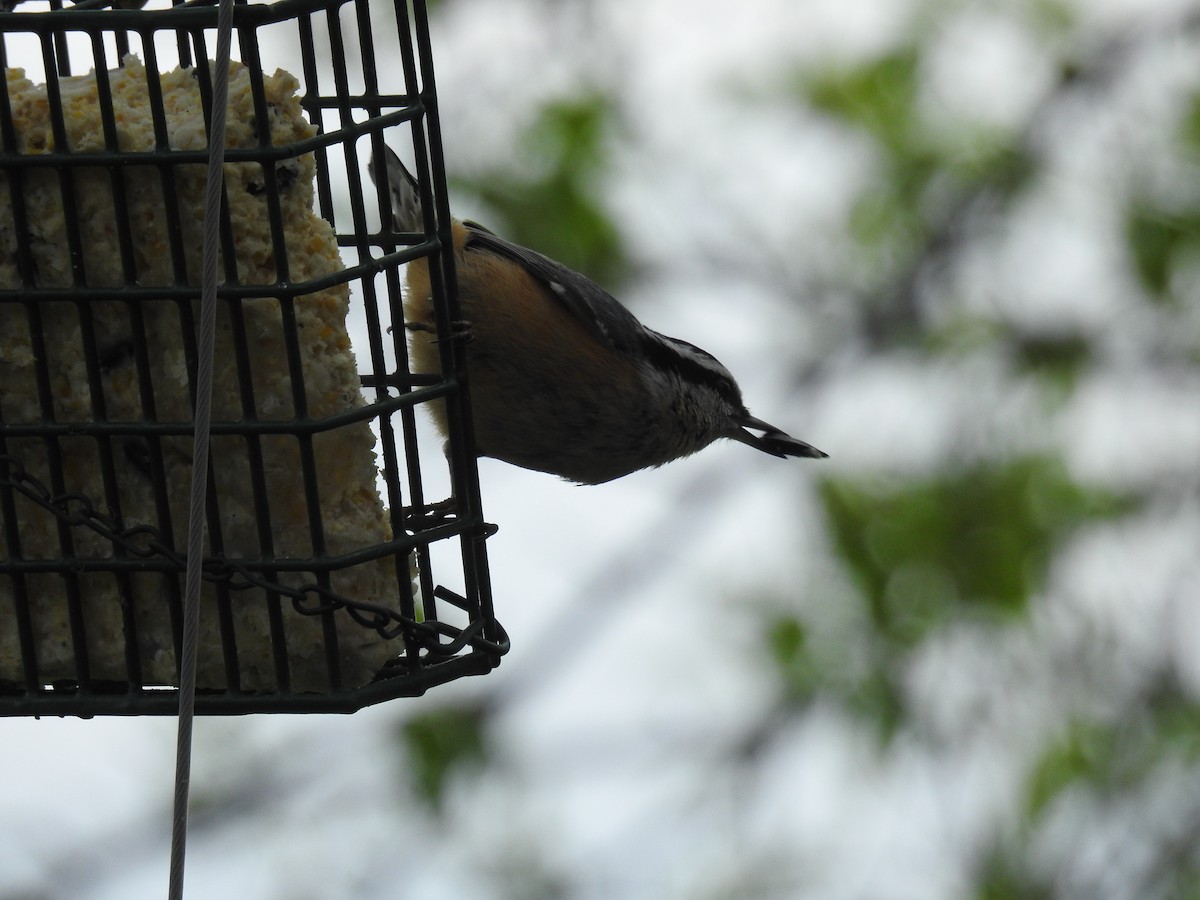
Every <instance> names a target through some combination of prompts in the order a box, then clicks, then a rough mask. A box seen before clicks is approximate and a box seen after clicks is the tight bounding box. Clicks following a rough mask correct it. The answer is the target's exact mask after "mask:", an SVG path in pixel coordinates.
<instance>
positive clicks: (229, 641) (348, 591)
mask: <svg viewBox="0 0 1200 900" xmlns="http://www.w3.org/2000/svg"><path fill="white" fill-rule="evenodd" d="M215 26H216V8H215V6H213V5H212V4H211V3H208V2H182V3H176V4H173V5H167V4H166V2H164V0H150V2H149V3H148V4H146V3H144V2H143V3H137V2H132V3H131V2H127V0H85V2H81V3H77V4H75V5H73V6H65V5H64V4H63V3H61V2H60V0H50V2H49V4H46V3H27V4H20V5H17V6H16V7H15V8H14V7H12V6H8V7H6V11H3V12H0V54H3V57H4V65H5V70H6V89H5V90H4V91H0V714H3V715H45V714H48V715H79V716H92V715H105V714H118V715H138V714H173V713H175V712H176V711H177V709H178V693H179V692H178V687H177V686H178V684H179V663H178V661H179V660H180V657H181V649H182V648H181V641H182V634H183V628H182V622H183V585H182V573H183V571H184V568H185V565H186V559H185V555H184V552H183V548H184V547H186V533H187V528H188V525H187V521H188V520H187V509H186V507H187V486H188V483H189V480H190V473H191V469H192V466H193V460H192V458H191V446H192V443H191V442H192V434H193V428H192V414H193V410H194V404H195V400H196V393H195V392H196V379H197V351H196V348H197V334H196V329H197V321H198V316H199V309H198V305H199V301H200V288H199V277H198V274H197V273H198V272H199V271H200V254H201V245H202V240H201V238H200V230H199V229H200V228H201V226H202V220H203V212H202V211H203V205H202V193H203V182H204V179H205V177H206V174H207V167H206V165H205V160H206V149H205V148H206V134H207V130H208V127H209V123H210V121H211V116H212V102H213V91H212V74H213V73H212V64H211V62H210V58H211V57H212V56H213V53H212V49H211V47H212V43H213V41H214V39H215V33H214V29H215ZM233 47H234V57H235V58H234V61H233V62H231V63H230V68H229V102H228V105H227V115H228V125H227V128H228V135H227V139H226V146H227V148H228V149H227V151H226V156H225V167H224V176H225V177H224V192H223V196H222V213H221V221H220V231H221V240H220V260H219V266H220V269H219V271H220V273H221V274H220V282H221V283H220V286H219V289H218V295H217V296H218V307H217V332H216V350H215V370H214V373H213V391H212V410H213V423H212V426H211V429H210V432H209V433H210V435H211V451H210V456H209V459H208V460H207V461H206V464H207V466H208V493H207V501H206V507H205V519H206V523H207V537H206V545H205V546H206V550H205V556H204V561H203V591H202V594H201V609H200V626H199V645H198V662H197V683H198V690H197V694H196V711H197V712H199V713H212V714H220V713H249V712H316V711H335V712H351V711H354V710H356V709H359V708H361V707H363V706H365V705H368V704H371V703H375V702H379V701H382V700H385V699H390V698H393V697H397V696H411V695H416V694H420V693H422V692H424V691H425V690H426V689H427V688H429V687H430V686H432V685H436V684H439V683H442V682H445V681H448V680H451V679H453V678H456V677H459V676H461V675H466V674H482V673H484V672H486V671H489V670H490V669H492V668H494V667H495V666H496V665H497V664H498V663H499V661H500V658H501V656H502V655H503V653H504V652H505V650H506V649H507V639H506V636H505V634H504V632H503V629H502V628H501V626H500V625H499V624H498V623H497V621H496V619H495V617H494V614H493V611H492V604H491V593H490V583H489V578H488V570H487V559H486V552H485V546H484V541H485V539H486V537H487V535H488V534H489V533H490V531H491V530H492V529H491V527H490V526H488V525H487V524H486V523H485V522H484V520H483V518H482V512H481V508H480V501H479V488H478V477H477V473H476V468H475V459H474V453H473V444H472V435H471V423H470V418H469V416H468V415H467V414H466V410H467V409H468V405H467V404H468V400H467V397H466V394H465V381H464V378H463V376H464V371H463V361H462V354H461V349H460V347H459V346H458V343H457V342H456V341H455V340H454V339H452V336H453V335H454V334H455V325H454V323H456V322H457V315H456V308H455V298H454V269H453V258H452V254H450V253H441V252H440V249H439V248H441V247H443V246H448V244H449V241H448V227H449V217H448V212H447V205H446V199H445V179H444V174H443V171H442V161H441V153H440V145H439V132H438V122H437V110H436V103H435V93H434V80H433V69H432V64H431V58H430V49H429V38H428V23H427V19H426V15H425V10H424V8H423V4H422V3H421V2H420V0H412V2H406V0H394V2H393V3H391V4H385V3H374V4H373V3H370V2H368V0H282V2H274V3H272V2H263V3H246V2H239V3H238V4H237V6H236V8H235V10H234V42H233ZM268 64H269V65H268ZM267 69H271V70H274V74H268V72H267ZM393 85H394V86H396V89H395V90H391V89H390V86H393ZM385 139H386V140H387V142H388V143H390V144H391V145H392V146H393V147H396V148H397V149H400V150H401V152H402V154H404V155H409V154H410V153H411V156H412V158H413V160H414V162H415V166H414V171H415V172H416V173H417V176H418V181H419V182H420V189H421V193H422V200H423V207H424V210H425V220H426V229H427V230H426V233H425V234H422V235H398V234H396V233H394V231H393V229H392V225H391V222H392V220H391V216H390V214H389V211H388V199H387V198H388V194H387V188H386V185H384V184H378V185H375V184H373V183H372V181H371V180H370V179H369V178H368V177H367V171H368V169H367V165H368V161H369V160H370V158H371V157H372V156H375V157H378V158H382V154H383V148H384V143H385ZM383 168H384V167H382V166H381V167H380V169H383ZM381 181H382V178H381ZM422 258H423V259H424V262H418V263H416V264H418V265H427V266H428V269H429V272H430V280H431V283H432V285H433V293H434V306H435V311H436V315H437V317H438V319H439V327H440V328H441V329H442V333H443V334H444V335H446V336H448V338H450V339H447V340H444V341H442V342H441V345H440V346H441V348H442V360H441V361H442V372H443V373H445V374H444V375H443V374H434V375H430V374H413V373H411V372H410V369H409V365H408V356H407V349H406V344H405V329H404V327H403V326H404V316H403V303H402V291H401V282H402V271H401V270H402V266H403V265H404V264H405V263H408V262H411V261H413V260H420V259H422ZM425 403H441V404H445V408H446V418H447V421H448V431H449V435H448V440H447V442H446V444H445V446H444V448H443V447H442V446H440V445H437V444H427V443H423V442H422V441H419V440H418V429H417V425H416V422H417V418H418V413H417V407H418V406H420V405H421V404H425Z"/></svg>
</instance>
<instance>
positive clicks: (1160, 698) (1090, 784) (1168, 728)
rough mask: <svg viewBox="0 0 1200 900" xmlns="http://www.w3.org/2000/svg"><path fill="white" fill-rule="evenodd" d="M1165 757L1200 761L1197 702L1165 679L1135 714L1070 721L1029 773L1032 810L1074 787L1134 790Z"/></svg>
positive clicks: (1044, 806)
mask: <svg viewBox="0 0 1200 900" xmlns="http://www.w3.org/2000/svg"><path fill="white" fill-rule="evenodd" d="M1168 760H1180V761H1183V762H1185V763H1188V764H1195V763H1200V702H1198V701H1197V700H1196V698H1194V697H1192V696H1190V695H1188V694H1187V693H1186V692H1184V691H1182V690H1181V689H1180V688H1179V686H1178V685H1175V684H1169V683H1163V684H1160V685H1158V686H1157V687H1156V688H1155V689H1154V690H1152V691H1151V692H1149V693H1148V694H1147V695H1146V696H1145V697H1144V698H1142V702H1141V703H1139V704H1138V712H1137V715H1136V716H1131V717H1126V718H1123V719H1121V720H1119V721H1102V720H1087V719H1076V720H1075V721H1073V722H1071V723H1069V724H1068V725H1067V726H1066V727H1065V728H1064V729H1063V732H1062V733H1061V734H1060V735H1059V736H1058V738H1057V739H1056V740H1055V741H1054V743H1053V744H1052V745H1051V746H1050V747H1049V748H1048V749H1047V750H1046V752H1045V753H1044V754H1043V756H1042V758H1041V760H1040V761H1039V762H1038V764H1037V766H1036V767H1035V769H1034V771H1033V773H1032V775H1031V776H1030V779H1029V795H1028V801H1027V802H1028V807H1029V811H1030V815H1031V816H1032V817H1033V818H1034V819H1036V818H1037V817H1038V816H1040V815H1042V814H1044V813H1045V811H1046V809H1047V807H1049V806H1050V804H1051V803H1052V802H1053V800H1054V799H1055V798H1056V797H1058V796H1059V795H1060V794H1062V793H1063V792H1064V791H1066V790H1068V789H1070V788H1073V787H1080V786H1086V787H1087V788H1089V789H1091V790H1094V791H1096V792H1098V793H1099V794H1100V795H1101V796H1113V795H1118V794H1120V793H1122V792H1126V791H1130V790H1133V789H1136V788H1137V787H1138V786H1140V785H1142V784H1143V783H1145V782H1146V780H1147V779H1149V778H1150V777H1151V776H1152V775H1153V773H1154V772H1155V770H1156V769H1157V768H1158V767H1159V766H1160V765H1161V764H1162V763H1164V762H1165V761H1168Z"/></svg>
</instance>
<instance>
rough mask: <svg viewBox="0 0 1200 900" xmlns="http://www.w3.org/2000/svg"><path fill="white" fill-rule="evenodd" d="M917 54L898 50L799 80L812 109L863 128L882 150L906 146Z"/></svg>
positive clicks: (913, 49) (914, 95)
mask: <svg viewBox="0 0 1200 900" xmlns="http://www.w3.org/2000/svg"><path fill="white" fill-rule="evenodd" d="M918 61H919V59H918V53H917V48H916V47H915V46H908V47H901V48H898V49H896V50H894V51H893V52H891V53H888V54H886V55H884V56H880V57H878V58H876V59H873V60H870V61H868V62H866V63H865V64H863V65H860V66H854V67H850V68H839V67H835V68H831V69H827V70H825V71H822V72H817V73H816V74H815V75H812V76H810V77H808V78H803V77H802V79H801V81H800V89H801V91H802V92H803V94H804V95H805V96H806V98H807V100H808V102H809V103H810V104H812V106H813V107H814V108H816V109H818V110H821V111H822V112H825V113H827V114H829V115H831V116H833V117H835V118H838V119H841V120H842V121H844V122H846V123H848V124H851V125H856V126H858V127H860V128H863V129H865V130H866V131H867V132H868V133H869V134H871V135H872V136H873V137H874V138H875V139H876V140H878V141H879V142H880V143H881V144H883V145H884V146H886V147H889V148H892V149H897V148H901V147H906V146H907V145H908V144H909V143H910V138H911V129H912V127H913V124H914V112H915V109H914V108H915V105H916V99H917V86H918V85H917V74H918Z"/></svg>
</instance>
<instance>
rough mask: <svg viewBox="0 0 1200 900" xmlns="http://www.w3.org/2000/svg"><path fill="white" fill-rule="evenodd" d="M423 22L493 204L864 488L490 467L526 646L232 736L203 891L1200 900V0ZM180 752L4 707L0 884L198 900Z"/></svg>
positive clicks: (478, 215) (681, 467) (499, 582)
mask: <svg viewBox="0 0 1200 900" xmlns="http://www.w3.org/2000/svg"><path fill="white" fill-rule="evenodd" d="M432 17H433V27H434V53H435V59H436V63H437V76H438V89H439V96H440V103H441V113H442V120H443V126H444V141H445V150H446V156H447V166H448V170H449V172H450V175H451V181H452V189H453V193H454V196H455V198H456V206H457V211H458V213H459V214H460V215H463V216H466V217H470V218H473V219H476V220H478V221H481V222H483V223H484V224H486V225H488V226H489V227H491V228H492V229H493V230H495V231H497V232H498V233H500V234H502V235H504V236H506V237H509V238H511V239H514V240H516V241H518V242H520V243H524V244H526V245H528V246H531V247H534V248H536V249H538V250H541V251H542V252H544V253H547V254H548V255H551V256H554V257H556V258H558V259H560V260H562V261H563V262H565V263H567V264H569V265H571V266H573V267H575V268H577V269H580V270H582V271H584V272H586V273H587V274H589V275H591V276H592V277H593V278H595V279H596V280H598V281H600V282H601V283H602V284H604V285H605V286H606V287H608V288H610V289H611V290H612V291H613V292H614V293H616V294H617V295H618V296H619V297H621V298H622V299H623V300H624V301H625V302H626V303H627V305H629V306H630V307H631V308H632V309H633V310H634V311H635V312H636V313H637V314H638V316H639V317H641V318H642V320H643V321H644V322H646V324H647V325H649V326H650V327H652V328H655V329H657V330H659V331H662V332H665V333H667V334H670V335H673V336H678V337H681V338H684V339H686V340H688V341H691V342H693V343H695V344H698V345H700V346H702V347H705V348H706V349H708V350H710V351H711V352H713V353H714V354H715V355H717V356H718V357H719V358H720V359H721V360H722V361H723V362H724V363H726V365H728V366H729V368H730V369H731V370H732V371H733V372H734V373H735V374H736V375H737V376H738V378H739V380H740V381H741V383H742V387H743V388H744V391H745V394H746V397H747V401H748V404H749V406H750V408H751V410H752V411H753V412H754V413H755V414H756V415H758V416H760V417H762V418H764V419H766V420H767V421H770V422H772V423H775V424H777V425H779V426H780V427H782V428H784V429H786V430H788V431H790V432H792V433H793V434H796V435H797V436H799V437H801V438H803V439H805V440H808V441H811V442H812V443H813V444H815V445H816V446H818V447H820V448H822V449H823V450H825V451H827V452H829V453H830V456H831V458H830V459H829V460H826V461H822V462H811V461H798V460H791V461H781V460H777V459H772V458H770V457H767V456H764V455H760V454H756V453H754V452H753V451H751V450H750V449H748V448H746V447H744V446H741V445H737V444H732V443H726V444H721V445H717V446H714V447H712V448H710V449H708V450H706V451H704V452H703V453H701V454H700V455H698V456H696V457H693V458H691V459H688V460H685V461H682V462H678V463H674V464H672V465H670V466H667V467H665V468H663V469H660V470H657V471H651V472H643V473H639V474H635V475H632V476H629V477H628V478H625V479H622V480H619V481H617V482H615V483H611V484H608V485H603V486H599V487H588V488H581V487H575V486H572V485H569V484H565V483H561V482H558V481H556V480H555V479H553V478H552V477H550V476H546V475H540V474H536V473H530V472H525V471H522V470H518V469H514V468H511V467H507V466H505V465H503V464H500V463H496V462H494V461H489V460H484V461H482V462H481V477H482V483H483V496H484V508H485V514H486V516H487V518H488V520H489V521H491V522H495V523H497V524H498V525H499V526H500V532H499V534H498V535H497V536H496V537H495V538H493V539H492V540H491V541H490V542H489V544H488V547H489V551H490V559H491V564H492V574H493V579H494V591H495V596H496V603H497V613H498V616H499V618H500V620H501V622H503V623H504V625H505V627H506V628H507V630H508V632H509V634H510V636H511V638H512V642H513V649H512V652H511V653H510V654H509V656H508V657H506V658H505V660H504V662H503V664H502V665H501V667H500V668H499V669H498V670H497V671H496V672H494V673H492V674H490V675H488V676H486V677H484V678H477V679H467V680H464V681H461V682H458V683H455V684H453V685H449V686H445V687H441V688H437V689H435V690H433V691H432V692H431V693H430V694H429V695H427V696H425V697H423V698H420V699H416V700H399V701H394V702H392V703H388V704H385V705H383V706H380V707H376V708H373V709H369V710H366V711H364V712H362V713H359V714H356V715H354V716H351V717H333V716H328V717H323V716H312V717H282V716H281V717H270V716H258V717H247V718H244V719H201V720H199V721H198V722H197V726H196V728H197V733H196V749H195V766H196V770H195V773H194V778H193V782H192V798H193V809H194V812H193V817H192V825H191V832H190V840H189V847H188V849H189V855H188V872H187V887H188V894H189V896H193V897H196V898H205V897H237V898H245V900H258V898H262V900H284V898H286V900H324V898H347V897H354V898H368V900H374V898H381V900H382V898H417V900H443V898H456V900H457V898H464V900H474V898H479V900H490V898H504V900H507V898H513V900H518V898H519V900H525V898H588V900H590V898H615V897H620V898H679V900H726V898H729V900H733V898H810V897H811V898H847V900H849V898H885V900H891V898H897V900H899V898H913V900H957V898H980V900H985V898H986V900H1001V898H1041V897H1046V898H1102V900H1107V898H1194V897H1200V65H1198V64H1197V59H1200V3H1197V2H1184V0H991V2H989V0H854V2H845V0H748V2H744V3H740V4H731V3H725V2H717V0H636V2H634V0H576V2H572V3H559V2H552V0H441V2H438V3H435V4H433V5H432ZM264 62H265V64H266V66H267V68H268V69H271V68H273V67H274V64H273V62H272V60H271V58H270V54H269V51H265V52H264ZM430 430H432V429H430ZM431 439H432V438H431ZM173 764H174V721H173V720H161V721H160V720H120V719H100V720H94V721H75V720H68V721H62V720H44V721H33V720H28V721H26V720H5V721H3V722H0V766H2V767H3V771H4V772H5V777H4V779H3V781H4V788H3V792H2V794H0V898H2V900H17V898H20V900H67V898H70V900H102V898H103V900H110V898H114V900H115V898H121V900H141V898H151V897H160V896H163V895H164V894H165V893H166V883H167V849H168V844H169V835H170V827H169V826H170V802H171V777H172V772H173Z"/></svg>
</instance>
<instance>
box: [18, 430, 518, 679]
mask: <svg viewBox="0 0 1200 900" xmlns="http://www.w3.org/2000/svg"><path fill="white" fill-rule="evenodd" d="M0 484H4V485H8V486H9V487H11V488H12V489H13V490H15V491H17V492H18V493H20V494H21V495H22V496H24V497H26V498H27V499H28V500H30V501H32V502H33V503H35V504H37V505H38V506H40V507H41V508H42V509H44V510H46V511H47V512H49V513H51V514H52V515H54V516H55V517H56V518H59V519H61V520H62V521H63V522H65V523H66V524H68V525H70V526H71V527H77V528H87V529H89V530H91V531H94V532H95V533H97V534H99V535H100V536H102V537H103V538H105V539H106V540H108V541H109V542H111V543H112V544H113V546H115V547H120V548H121V549H122V550H124V551H125V553H127V554H128V555H129V556H132V557H135V558H137V559H155V558H162V559H165V560H168V561H169V562H170V563H171V564H172V566H173V567H174V568H177V569H178V570H179V571H180V572H182V571H184V569H185V567H186V565H187V558H186V557H185V556H184V555H182V554H180V553H178V552H177V551H176V550H175V549H174V548H172V547H171V546H170V545H169V544H167V543H165V542H164V541H163V540H162V533H161V532H160V531H159V530H158V529H157V528H155V527H153V526H152V525H133V526H129V527H122V525H121V523H119V522H117V521H116V520H114V519H113V518H112V517H110V516H108V515H106V514H104V513H102V512H100V511H99V510H98V509H96V506H95V504H94V503H93V501H92V500H91V498H90V497H88V496H86V495H85V494H79V493H72V494H61V495H59V496H57V497H56V496H54V495H53V494H52V493H51V492H50V490H49V489H48V488H47V487H46V486H45V485H44V484H42V482H41V481H39V480H38V479H37V478H36V477H34V476H33V475H30V474H29V472H28V471H27V470H26V469H25V466H24V464H23V463H22V462H21V460H20V459H18V458H17V457H16V456H14V455H12V454H0ZM203 578H204V580H205V581H207V582H209V583H210V584H219V585H222V586H223V587H225V588H226V589H227V590H231V591H248V590H253V589H256V588H257V589H259V590H263V591H267V592H270V593H275V594H280V595H282V596H284V597H287V598H288V599H290V600H291V601H292V607H293V609H295V610H296V612H298V613H300V614H301V615H306V616H319V615H323V614H324V613H327V612H331V611H333V610H337V609H345V610H346V613H347V614H348V615H349V616H350V617H351V618H352V619H353V620H354V621H355V622H356V623H357V624H359V625H361V626H362V627H364V628H370V629H373V630H374V631H375V632H376V633H377V634H378V635H379V636H380V637H381V638H384V639H385V640H392V639H393V638H396V637H399V636H400V635H401V634H403V635H404V636H405V637H406V638H407V639H408V640H410V641H412V642H413V643H414V644H416V645H417V646H418V647H420V648H421V649H423V650H426V651H428V652H429V653H431V654H435V655H438V656H452V655H454V654H455V653H458V652H459V651H460V650H462V648H463V646H465V645H466V644H467V643H469V644H470V645H471V646H472V647H474V648H475V649H477V650H482V651H490V652H496V653H503V652H504V650H505V649H506V648H505V647H504V646H503V645H501V644H497V643H494V642H492V641H488V640H484V639H483V638H481V637H479V636H478V633H477V632H478V631H480V630H482V629H481V628H474V627H472V626H473V625H474V624H475V623H472V626H468V628H466V629H463V634H466V635H468V637H467V639H466V640H464V639H463V636H462V635H458V634H456V633H457V632H458V629H451V628H449V626H445V625H442V626H440V627H439V626H438V625H436V624H433V623H430V622H419V621H417V620H416V619H413V618H411V617H409V616H405V615H403V614H402V613H400V612H399V611H397V610H395V609H391V608H389V607H386V606H381V605H379V604H377V603H369V602H367V601H365V600H356V599H354V598H351V597H347V596H344V595H342V594H339V593H337V592H336V591H334V590H332V589H330V588H327V587H323V586H321V585H319V584H313V583H307V584H302V585H298V586H294V587H293V586H290V585H286V584H282V583H280V582H278V581H274V580H272V579H270V578H267V577H266V576H264V575H262V574H261V573H259V572H255V571H254V570H253V569H251V568H249V567H247V566H246V565H245V564H243V563H239V562H237V561H234V560H228V559H215V558H211V557H210V558H208V559H205V560H204V562H203ZM434 596H435V597H438V598H440V599H443V600H448V601H451V602H455V603H456V604H465V603H466V600H465V598H463V597H460V596H458V595H456V594H454V593H453V592H452V591H450V590H448V589H446V588H443V587H440V586H439V587H438V588H437V589H436V590H435V591H434ZM468 633H469V634H468ZM450 634H455V635H456V636H455V639H454V640H452V641H450V642H449V643H443V642H442V638H443V637H445V636H448V635H450Z"/></svg>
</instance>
